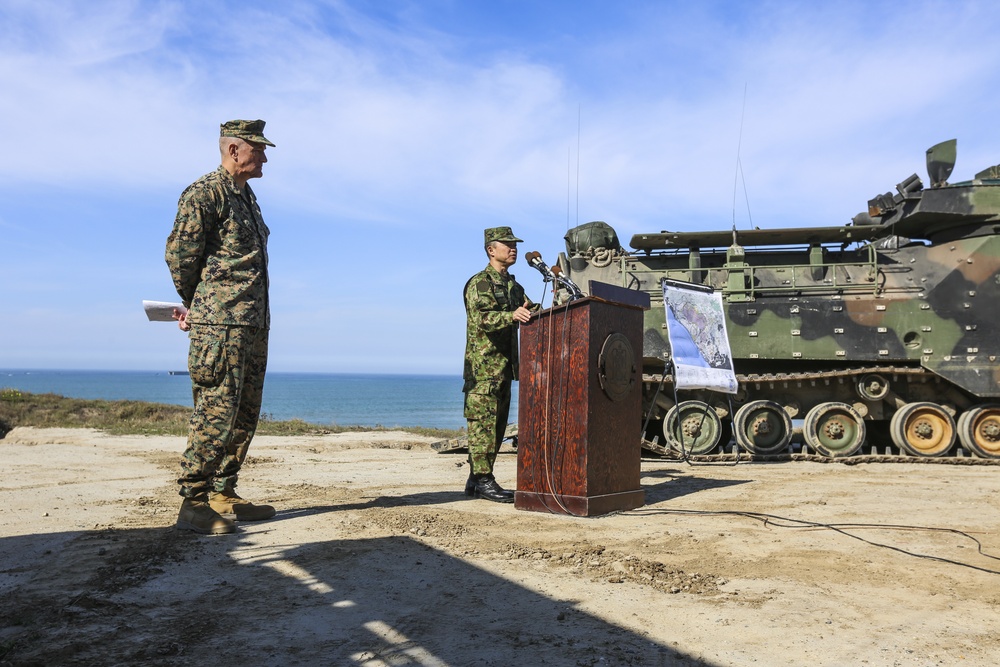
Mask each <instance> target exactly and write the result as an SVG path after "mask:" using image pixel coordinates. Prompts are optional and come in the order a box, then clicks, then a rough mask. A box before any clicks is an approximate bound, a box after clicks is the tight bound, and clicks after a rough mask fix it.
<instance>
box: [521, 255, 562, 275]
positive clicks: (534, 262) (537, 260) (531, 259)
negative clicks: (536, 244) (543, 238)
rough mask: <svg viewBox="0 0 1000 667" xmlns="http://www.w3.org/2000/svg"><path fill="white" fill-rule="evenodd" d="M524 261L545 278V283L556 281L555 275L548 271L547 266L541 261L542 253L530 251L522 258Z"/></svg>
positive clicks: (550, 270)
mask: <svg viewBox="0 0 1000 667" xmlns="http://www.w3.org/2000/svg"><path fill="white" fill-rule="evenodd" d="M524 261H526V262H527V263H528V264H530V265H531V266H533V267H535V268H536V269H538V270H539V271H540V272H541V274H542V275H543V276H545V282H549V281H551V280H555V279H556V277H555V275H553V273H552V269H550V268H549V267H548V265H547V264H546V263H545V262H543V261H542V253H540V252H538V251H536V250H532V251H531V252H529V253H528V254H526V255H525V256H524Z"/></svg>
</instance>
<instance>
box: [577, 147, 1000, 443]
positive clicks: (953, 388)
mask: <svg viewBox="0 0 1000 667" xmlns="http://www.w3.org/2000/svg"><path fill="white" fill-rule="evenodd" d="M955 154H956V142H955V140H951V141H947V142H944V143H941V144H938V145H936V146H934V147H932V148H930V149H929V150H928V151H927V169H928V175H929V177H930V183H929V186H927V187H925V186H924V184H923V183H922V182H921V179H920V178H919V177H918V176H917V175H916V174H913V175H912V176H910V177H909V178H907V179H906V180H904V181H903V182H901V183H899V184H898V185H897V186H896V191H895V192H887V193H885V194H881V195H878V196H876V197H874V198H873V199H871V200H870V201H869V202H868V209H867V211H865V212H862V213H859V214H858V215H857V216H855V217H854V218H853V219H852V221H851V224H847V225H844V226H840V227H817V228H794V229H752V230H736V229H730V230H722V231H709V232H670V231H662V232H659V233H650V234H636V235H634V236H633V237H632V239H631V241H630V245H631V246H632V250H626V249H625V248H623V247H622V245H621V244H620V242H619V240H618V237H617V234H616V232H615V231H614V229H613V228H612V227H611V226H609V225H607V224H605V223H603V222H592V223H587V224H585V225H581V226H579V227H576V228H573V229H571V230H570V231H569V232H568V233H567V234H566V237H565V240H566V252H565V254H563V253H560V257H559V267H560V269H561V270H562V272H563V273H564V274H565V275H567V276H569V277H570V278H571V279H572V281H574V282H575V283H576V284H578V285H580V286H582V287H583V288H584V290H586V286H587V285H588V281H589V280H597V281H601V282H604V283H611V284H614V285H620V286H623V287H626V288H629V289H635V290H642V291H644V292H647V293H649V295H650V297H651V300H652V302H653V307H652V308H651V309H650V310H648V311H646V313H645V321H644V329H645V331H644V341H643V381H644V382H643V396H644V423H645V424H646V430H645V433H644V441H645V443H646V445H647V449H651V450H652V451H661V452H664V451H666V450H675V451H684V452H686V453H688V454H695V455H708V454H711V453H712V452H717V451H718V448H719V446H720V445H729V446H733V445H732V443H733V441H735V446H738V447H739V448H741V449H742V450H745V451H747V452H750V453H751V454H754V455H760V457H761V458H766V457H767V456H768V455H774V454H779V453H783V454H788V453H794V452H795V451H796V450H797V449H798V448H801V449H802V451H803V452H804V453H809V454H813V453H814V454H818V455H822V456H826V457H850V456H860V455H862V454H864V453H875V454H879V453H880V451H879V449H878V448H879V447H880V446H884V447H885V450H884V453H885V454H886V455H892V456H898V455H902V456H915V457H946V458H947V457H970V456H971V457H974V458H979V459H1000V362H998V358H1000V327H998V324H1000V165H998V166H995V167H991V168H989V169H986V170H984V171H981V172H979V173H978V174H976V176H975V178H973V179H972V180H970V181H963V182H960V183H948V182H947V179H948V177H949V176H950V175H951V171H952V169H953V167H954V164H955ZM663 279H670V280H677V281H684V282H689V283H695V284H698V285H702V286H709V287H711V288H712V289H713V290H714V291H716V292H720V293H721V295H722V299H723V304H724V309H725V311H726V318H727V322H726V326H727V328H728V334H729V341H730V346H731V350H732V356H733V363H734V369H735V371H736V373H737V379H738V382H739V391H738V393H737V394H735V395H733V396H729V395H726V394H719V393H713V392H708V391H700V390H686V391H681V392H679V393H677V394H676V396H677V399H676V400H675V392H674V389H673V387H672V382H673V380H672V375H671V373H670V349H669V342H668V339H667V330H666V323H665V319H666V318H665V311H664V305H663V291H662V281H663ZM793 436H794V437H793ZM957 443H958V444H957ZM866 446H867V447H869V449H868V450H863V449H862V448H863V447H866Z"/></svg>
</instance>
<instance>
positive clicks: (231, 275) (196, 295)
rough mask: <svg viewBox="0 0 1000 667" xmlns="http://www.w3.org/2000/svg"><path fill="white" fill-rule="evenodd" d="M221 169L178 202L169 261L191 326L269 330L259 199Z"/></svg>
mask: <svg viewBox="0 0 1000 667" xmlns="http://www.w3.org/2000/svg"><path fill="white" fill-rule="evenodd" d="M243 189H244V193H240V191H239V189H238V188H237V187H236V182H235V181H234V180H233V177H232V176H231V175H230V174H229V172H227V171H226V170H225V169H224V168H222V167H221V166H220V167H219V168H218V169H216V170H215V171H213V172H212V173H210V174H205V175H204V176H202V177H201V178H199V179H198V180H197V181H195V182H194V183H192V184H191V185H190V186H188V188H187V189H186V190H184V192H183V193H182V194H181V198H180V201H179V202H178V203H177V218H176V220H175V221H174V229H173V231H172V232H171V233H170V236H169V237H168V238H167V251H166V260H167V266H169V267H170V275H171V277H172V278H173V280H174V286H175V287H176V288H177V293H178V294H179V295H180V297H181V300H182V301H183V302H184V305H185V306H186V307H187V308H188V309H189V311H190V313H189V314H188V321H189V322H192V323H200V324H235V325H247V326H255V327H263V328H265V329H266V328H269V327H270V324H271V316H270V311H269V308H268V300H267V288H268V283H267V237H268V234H269V233H270V230H268V228H267V225H265V224H264V218H263V217H261V213H260V207H259V206H257V198H256V197H255V196H254V193H253V190H251V189H250V186H249V185H244V187H243Z"/></svg>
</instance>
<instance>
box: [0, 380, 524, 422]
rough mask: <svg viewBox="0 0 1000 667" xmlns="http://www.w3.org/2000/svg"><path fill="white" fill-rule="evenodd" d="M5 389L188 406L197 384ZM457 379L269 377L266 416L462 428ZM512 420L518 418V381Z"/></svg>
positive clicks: (20, 384)
mask: <svg viewBox="0 0 1000 667" xmlns="http://www.w3.org/2000/svg"><path fill="white" fill-rule="evenodd" d="M0 388H9V389H18V390H20V391H27V392H31V393H33V394H42V393H53V394H60V395H62V396H68V397H71V398H91V399H93V398H101V399H107V400H122V399H129V400H136V401H149V402H152V403H171V404H175V405H185V406H190V405H191V404H192V398H191V379H190V378H189V377H188V376H187V375H170V374H169V373H167V372H166V371H75V370H67V371H60V370H4V369H0ZM462 399H463V396H462V378H461V377H460V376H457V375H454V376H453V375H360V374H341V373H279V372H269V373H268V374H267V377H266V379H265V381H264V404H263V406H262V407H261V412H263V413H265V414H266V415H267V416H268V417H269V418H272V419H277V420H286V419H301V420H303V421H306V422H310V423H313V424H323V425H330V424H337V425H340V426H355V425H357V426H425V427H430V428H451V429H456V428H463V427H465V419H464V418H463V416H462ZM509 421H511V422H516V421H517V391H516V383H515V391H514V396H513V399H512V402H511V414H510V420H509Z"/></svg>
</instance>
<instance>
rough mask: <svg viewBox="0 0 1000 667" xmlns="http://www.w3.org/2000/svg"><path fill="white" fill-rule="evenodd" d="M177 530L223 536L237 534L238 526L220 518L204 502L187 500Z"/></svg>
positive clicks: (179, 515) (178, 516)
mask: <svg viewBox="0 0 1000 667" xmlns="http://www.w3.org/2000/svg"><path fill="white" fill-rule="evenodd" d="M177 528H178V529H180V530H193V531H194V532H196V533H201V534H202V535H223V534H226V533H235V532H236V524H235V523H233V522H232V521H230V520H229V519H227V518H225V517H223V516H219V513H218V512H216V511H215V510H214V509H212V508H211V507H210V506H209V504H208V503H207V502H205V501H204V500H197V499H194V498H185V499H184V502H183V503H182V504H181V512H180V514H178V515H177Z"/></svg>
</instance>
